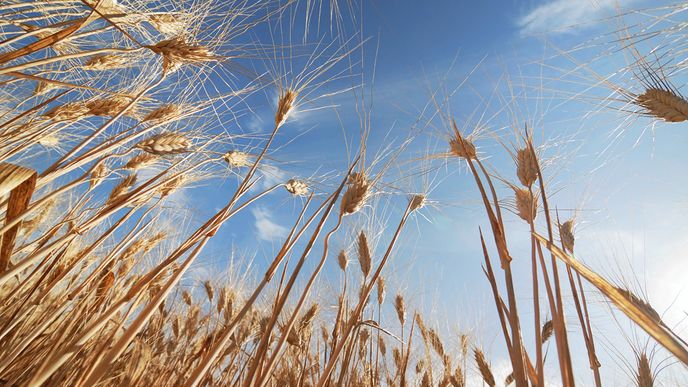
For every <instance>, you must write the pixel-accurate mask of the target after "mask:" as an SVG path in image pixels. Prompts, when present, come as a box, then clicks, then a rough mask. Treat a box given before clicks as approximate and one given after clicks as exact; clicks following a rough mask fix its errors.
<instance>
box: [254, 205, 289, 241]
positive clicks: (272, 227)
mask: <svg viewBox="0 0 688 387" xmlns="http://www.w3.org/2000/svg"><path fill="white" fill-rule="evenodd" d="M251 212H252V213H253V217H254V218H255V219H256V223H255V224H256V231H258V238H259V239H261V240H264V241H274V240H276V239H279V238H283V237H285V236H286V235H287V232H288V230H287V228H286V227H284V226H280V225H279V224H277V223H275V222H273V221H272V213H271V212H270V211H269V210H268V209H266V208H264V207H255V208H253V209H252V210H251Z"/></svg>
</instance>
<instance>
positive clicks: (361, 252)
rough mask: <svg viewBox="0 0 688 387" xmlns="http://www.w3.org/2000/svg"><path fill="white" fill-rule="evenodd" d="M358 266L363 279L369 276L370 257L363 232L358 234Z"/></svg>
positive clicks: (366, 239)
mask: <svg viewBox="0 0 688 387" xmlns="http://www.w3.org/2000/svg"><path fill="white" fill-rule="evenodd" d="M358 264H359V265H360V266H361V272H363V277H365V278H367V277H368V274H370V268H371V257H370V248H369V247H368V238H367V237H366V235H365V233H364V232H363V231H361V232H360V233H359V234H358Z"/></svg>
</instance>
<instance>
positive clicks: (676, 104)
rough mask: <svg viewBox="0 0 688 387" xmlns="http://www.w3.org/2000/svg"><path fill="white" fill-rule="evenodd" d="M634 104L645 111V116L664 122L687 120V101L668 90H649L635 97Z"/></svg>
mask: <svg viewBox="0 0 688 387" xmlns="http://www.w3.org/2000/svg"><path fill="white" fill-rule="evenodd" d="M635 103H637V104H638V105H639V106H641V107H643V108H645V109H647V114H649V115H652V116H655V117H657V118H659V119H662V120H664V121H666V122H683V121H686V120H688V101H686V100H685V99H684V98H683V97H681V96H680V95H677V94H675V93H673V92H671V91H668V90H663V89H658V88H649V89H647V90H645V92H644V93H643V94H640V95H639V96H637V97H636V99H635Z"/></svg>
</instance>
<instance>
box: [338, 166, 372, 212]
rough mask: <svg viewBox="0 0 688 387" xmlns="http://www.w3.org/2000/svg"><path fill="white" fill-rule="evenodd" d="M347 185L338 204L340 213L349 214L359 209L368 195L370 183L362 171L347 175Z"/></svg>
mask: <svg viewBox="0 0 688 387" xmlns="http://www.w3.org/2000/svg"><path fill="white" fill-rule="evenodd" d="M347 186H348V187H347V190H346V192H345V193H344V196H342V202H341V205H340V212H341V213H342V215H350V214H353V213H356V212H357V211H359V210H360V209H361V208H363V206H364V205H365V203H366V200H367V199H368V197H369V196H370V183H369V181H368V178H367V177H366V176H365V174H363V173H359V172H354V173H352V174H351V176H349V179H348V182H347Z"/></svg>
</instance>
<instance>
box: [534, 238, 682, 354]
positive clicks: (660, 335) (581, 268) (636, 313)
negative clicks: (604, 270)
mask: <svg viewBox="0 0 688 387" xmlns="http://www.w3.org/2000/svg"><path fill="white" fill-rule="evenodd" d="M534 235H535V237H536V238H537V239H538V241H540V243H541V244H544V245H545V247H546V248H547V249H548V250H550V251H551V252H552V254H554V256H556V257H557V258H559V259H561V260H562V261H563V262H565V263H566V264H568V265H570V266H571V268H573V269H574V270H575V271H576V272H578V273H579V274H580V275H581V276H583V278H585V279H586V280H587V281H588V282H590V283H591V284H592V285H594V286H595V287H596V288H597V289H599V290H600V292H602V293H603V294H604V295H605V296H606V297H607V298H608V299H609V300H610V301H612V303H614V304H615V305H616V306H617V307H618V308H619V309H620V310H621V311H622V312H623V313H624V314H626V316H628V317H629V318H630V319H631V320H633V322H635V323H636V324H638V325H639V326H640V327H641V328H643V330H645V332H647V333H648V334H649V335H650V336H652V337H653V338H654V339H655V340H657V342H658V343H659V344H661V345H662V346H663V347H664V348H666V349H667V350H668V351H669V352H671V353H672V354H673V355H674V356H676V358H677V359H678V360H680V361H681V362H682V363H683V364H686V365H688V348H686V347H685V345H684V344H683V343H682V342H681V341H680V340H677V339H676V338H675V337H674V334H673V332H671V331H667V329H666V328H665V327H664V326H663V325H662V324H661V323H659V322H657V321H656V319H655V318H654V317H652V315H651V314H648V312H647V311H645V310H644V309H643V308H640V307H638V306H637V305H636V304H634V303H633V302H631V301H630V300H629V298H628V297H627V296H626V295H625V294H624V293H623V292H622V291H620V290H619V289H618V288H616V287H615V286H613V285H611V284H610V283H609V282H608V281H607V280H605V279H604V278H602V277H601V276H599V275H598V274H597V273H595V272H594V271H592V270H591V269H589V268H588V267H587V266H585V265H584V264H582V263H581V262H579V261H578V260H576V259H575V258H573V257H572V256H570V255H568V254H566V253H565V252H564V251H562V250H561V249H560V248H559V247H557V246H556V245H554V244H553V243H551V242H550V241H549V240H547V239H545V238H544V237H542V236H541V235H539V234H537V233H535V234H534Z"/></svg>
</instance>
